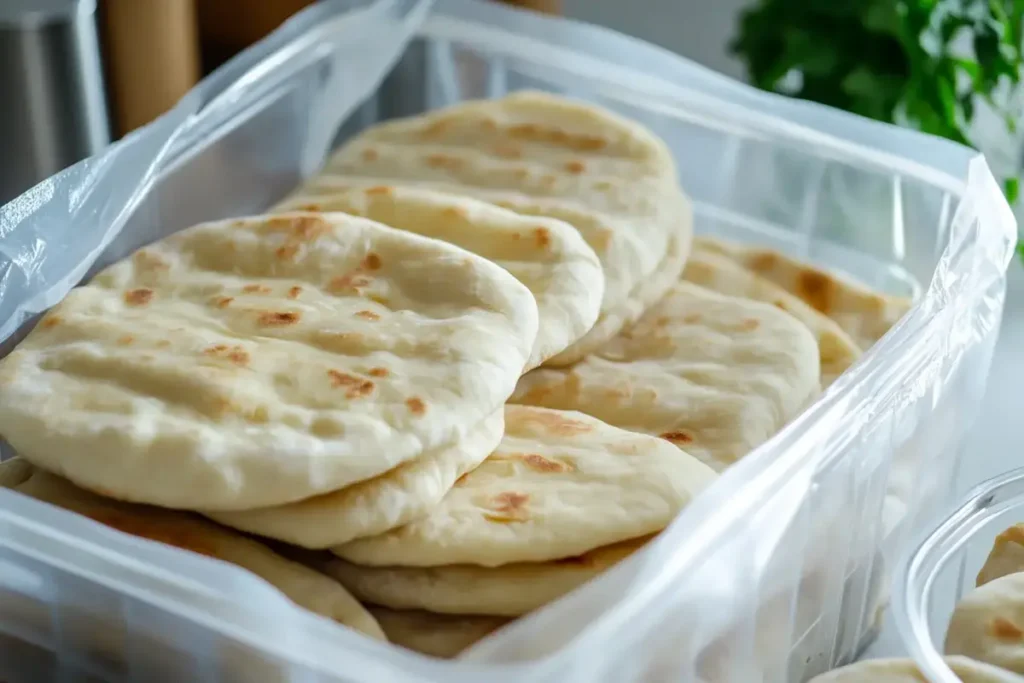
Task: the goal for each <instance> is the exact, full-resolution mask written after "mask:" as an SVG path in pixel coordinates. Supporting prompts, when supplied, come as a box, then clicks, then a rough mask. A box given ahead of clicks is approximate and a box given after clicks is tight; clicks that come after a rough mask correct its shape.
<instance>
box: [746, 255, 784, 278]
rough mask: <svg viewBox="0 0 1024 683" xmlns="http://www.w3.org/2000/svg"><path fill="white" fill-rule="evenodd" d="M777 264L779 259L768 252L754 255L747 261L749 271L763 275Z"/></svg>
mask: <svg viewBox="0 0 1024 683" xmlns="http://www.w3.org/2000/svg"><path fill="white" fill-rule="evenodd" d="M778 262H779V257H778V256H777V255H775V254H773V253H772V252H770V251H764V252H761V253H758V254H754V255H753V256H751V257H750V259H749V262H748V264H749V266H750V269H751V270H753V271H754V272H757V273H763V272H765V271H769V270H772V269H774V268H775V266H776V264H778Z"/></svg>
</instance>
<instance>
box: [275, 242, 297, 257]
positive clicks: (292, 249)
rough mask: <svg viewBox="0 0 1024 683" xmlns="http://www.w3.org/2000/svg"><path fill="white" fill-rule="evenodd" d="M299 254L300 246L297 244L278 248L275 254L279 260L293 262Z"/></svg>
mask: <svg viewBox="0 0 1024 683" xmlns="http://www.w3.org/2000/svg"><path fill="white" fill-rule="evenodd" d="M298 253H299V245H297V244H285V245H284V246H280V247H278V248H277V249H276V250H275V251H274V254H276V255H277V258H279V259H281V260H282V261H291V260H293V259H294V258H295V257H296V256H297V255H298Z"/></svg>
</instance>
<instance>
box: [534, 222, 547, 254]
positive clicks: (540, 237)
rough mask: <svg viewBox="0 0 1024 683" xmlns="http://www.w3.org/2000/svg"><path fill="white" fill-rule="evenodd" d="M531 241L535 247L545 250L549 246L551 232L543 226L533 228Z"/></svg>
mask: <svg viewBox="0 0 1024 683" xmlns="http://www.w3.org/2000/svg"><path fill="white" fill-rule="evenodd" d="M533 241H534V242H536V243H537V246H538V247H540V248H541V249H547V248H548V247H549V246H551V231H550V230H548V229H547V228H545V227H543V226H542V227H539V228H534V230H533Z"/></svg>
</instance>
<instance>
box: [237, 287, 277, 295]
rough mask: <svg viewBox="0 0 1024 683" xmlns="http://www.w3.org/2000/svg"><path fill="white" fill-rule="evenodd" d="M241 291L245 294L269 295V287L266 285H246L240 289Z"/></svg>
mask: <svg viewBox="0 0 1024 683" xmlns="http://www.w3.org/2000/svg"><path fill="white" fill-rule="evenodd" d="M242 291H243V292H245V293H246V294H270V287H267V286H266V285H246V286H245V287H242Z"/></svg>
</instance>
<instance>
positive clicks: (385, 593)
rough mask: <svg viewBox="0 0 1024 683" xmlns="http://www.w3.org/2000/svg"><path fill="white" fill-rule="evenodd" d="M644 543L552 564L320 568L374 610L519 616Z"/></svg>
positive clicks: (326, 564) (338, 564) (335, 561)
mask: <svg viewBox="0 0 1024 683" xmlns="http://www.w3.org/2000/svg"><path fill="white" fill-rule="evenodd" d="M648 540H649V538H643V539H634V540H631V541H625V542H623V543H617V544H615V545H611V546H605V547H603V548H596V549H594V550H591V551H589V552H587V553H583V554H581V555H579V556H576V557H566V558H563V559H560V560H554V561H551V562H521V563H515V564H506V565H504V566H501V567H481V566H477V565H471V564H453V565H447V566H441V567H396V566H392V567H366V566H362V565H358V564H353V563H351V562H346V561H345V560H342V559H340V558H332V559H330V560H326V561H323V563H322V564H321V565H320V566H319V567H318V568H319V569H321V570H322V571H323V572H324V573H326V574H327V575H329V576H331V577H333V578H335V579H337V580H338V581H340V582H341V584H342V585H343V586H345V587H346V588H347V589H348V590H349V591H351V592H352V594H353V595H355V596H356V597H358V598H359V599H360V600H363V601H365V602H370V603H373V604H375V605H383V606H385V607H390V608H392V609H402V610H412V609H420V610H426V611H428V612H435V613H438V614H482V615H490V616H501V617H519V616H522V615H524V614H526V613H527V612H531V611H533V610H535V609H538V608H540V607H543V606H544V605H547V604H548V603H550V602H553V601H555V600H557V599H558V598H560V597H562V596H563V595H566V594H567V593H569V592H571V591H573V590H575V589H576V588H579V587H580V586H582V585H583V584H584V583H586V582H587V581H590V580H591V579H593V578H594V577H596V576H598V575H600V574H601V573H602V572H604V571H606V570H607V569H609V568H610V567H612V566H614V565H615V564H617V563H618V562H621V561H622V560H624V559H626V558H627V557H629V556H630V555H631V554H632V553H634V552H636V551H637V550H639V549H640V548H641V547H643V544H644V543H645V542H646V541H648Z"/></svg>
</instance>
